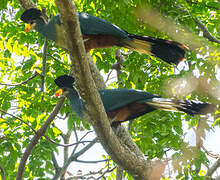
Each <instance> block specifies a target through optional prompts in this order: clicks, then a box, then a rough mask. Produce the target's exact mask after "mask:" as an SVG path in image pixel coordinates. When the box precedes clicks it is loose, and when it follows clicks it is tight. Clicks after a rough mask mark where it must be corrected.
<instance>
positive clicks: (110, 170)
mask: <svg viewBox="0 0 220 180" xmlns="http://www.w3.org/2000/svg"><path fill="white" fill-rule="evenodd" d="M115 168H116V166H115V167H113V168H112V169H107V170H106V171H105V172H104V173H103V174H102V175H101V176H99V177H98V178H97V180H98V179H101V178H104V175H105V174H106V173H109V172H112V171H114V169H115Z"/></svg>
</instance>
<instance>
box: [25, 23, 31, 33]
mask: <svg viewBox="0 0 220 180" xmlns="http://www.w3.org/2000/svg"><path fill="white" fill-rule="evenodd" d="M30 30H31V25H30V24H25V30H24V32H29V31H30Z"/></svg>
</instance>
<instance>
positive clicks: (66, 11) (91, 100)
mask: <svg viewBox="0 0 220 180" xmlns="http://www.w3.org/2000/svg"><path fill="white" fill-rule="evenodd" d="M56 3H57V5H58V9H59V12H60V15H61V21H62V23H63V25H64V30H65V31H66V37H67V38H68V39H69V41H68V50H69V52H70V56H71V60H72V66H73V69H74V77H75V79H76V83H77V86H78V90H79V93H80V96H81V97H82V98H83V99H84V101H85V104H86V107H87V109H88V112H89V115H90V118H91V121H90V122H91V124H92V126H93V128H94V129H95V131H96V134H97V136H98V138H99V140H100V141H101V143H102V145H103V147H104V148H105V150H106V151H107V153H108V154H109V155H110V156H111V158H112V159H113V160H114V161H115V162H116V163H117V164H119V165H120V166H122V167H123V168H124V169H125V170H127V171H128V172H129V173H130V174H131V175H132V176H133V177H134V178H135V179H141V180H147V179H148V175H149V173H150V169H149V168H150V164H149V163H148V162H147V161H146V160H145V159H144V156H143V154H142V153H140V151H139V150H138V152H136V151H134V150H137V149H138V148H136V147H137V146H136V145H135V144H134V143H131V144H125V143H122V142H124V140H123V138H120V137H119V136H118V137H117V136H116V135H115V133H114V132H113V130H112V128H111V126H110V122H109V120H108V118H107V116H106V113H105V110H104V107H103V104H102V101H101V99H100V96H99V94H98V91H97V88H96V85H95V83H94V80H93V79H92V76H91V72H90V68H89V63H88V60H87V59H88V58H87V56H86V52H85V48H84V44H83V41H82V35H81V32H80V27H79V22H78V17H77V15H76V12H75V6H74V5H73V3H72V1H71V0H57V1H56ZM122 129H124V128H122V127H121V128H120V131H122ZM124 132H126V131H124ZM127 140H128V139H127Z"/></svg>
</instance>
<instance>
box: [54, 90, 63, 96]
mask: <svg viewBox="0 0 220 180" xmlns="http://www.w3.org/2000/svg"><path fill="white" fill-rule="evenodd" d="M62 94H63V90H62V89H58V90H57V91H56V93H55V96H56V97H58V96H61V95H62Z"/></svg>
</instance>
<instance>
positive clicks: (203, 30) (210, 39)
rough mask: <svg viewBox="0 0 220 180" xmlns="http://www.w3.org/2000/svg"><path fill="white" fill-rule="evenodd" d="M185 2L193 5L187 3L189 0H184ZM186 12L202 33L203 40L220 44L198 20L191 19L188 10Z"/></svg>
mask: <svg viewBox="0 0 220 180" xmlns="http://www.w3.org/2000/svg"><path fill="white" fill-rule="evenodd" d="M186 2H187V3H188V4H190V3H193V2H192V1H189V0H186ZM186 11H187V13H188V14H189V15H190V17H191V18H192V19H193V21H194V22H195V23H196V24H197V26H198V27H199V29H200V30H201V31H202V32H203V36H204V37H205V38H207V39H208V40H209V41H212V42H215V43H218V44H220V40H219V39H217V38H215V37H213V36H212V34H211V33H210V32H209V30H208V29H207V28H206V27H205V25H204V24H203V23H202V22H201V21H200V20H199V19H198V18H196V17H193V16H192V15H191V13H190V12H189V11H188V10H186Z"/></svg>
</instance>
